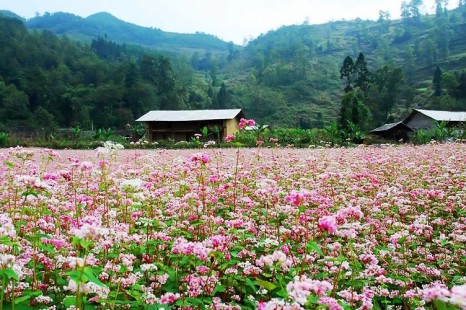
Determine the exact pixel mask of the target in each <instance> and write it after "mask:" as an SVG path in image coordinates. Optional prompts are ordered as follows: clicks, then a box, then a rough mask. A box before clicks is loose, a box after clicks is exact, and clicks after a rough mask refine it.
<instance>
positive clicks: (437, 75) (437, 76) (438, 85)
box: [432, 66, 442, 97]
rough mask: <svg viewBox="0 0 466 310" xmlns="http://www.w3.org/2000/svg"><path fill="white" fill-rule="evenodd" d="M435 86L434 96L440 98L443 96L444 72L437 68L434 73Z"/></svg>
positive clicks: (433, 82) (433, 81)
mask: <svg viewBox="0 0 466 310" xmlns="http://www.w3.org/2000/svg"><path fill="white" fill-rule="evenodd" d="M432 84H433V86H434V96H436V97H439V96H441V95H442V70H441V69H440V68H439V66H437V67H436V68H435V71H434V77H433V79H432Z"/></svg>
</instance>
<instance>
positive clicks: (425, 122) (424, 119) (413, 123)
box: [405, 113, 435, 131]
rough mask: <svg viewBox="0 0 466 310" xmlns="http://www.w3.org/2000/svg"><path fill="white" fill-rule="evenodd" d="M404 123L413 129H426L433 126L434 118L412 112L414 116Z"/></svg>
mask: <svg viewBox="0 0 466 310" xmlns="http://www.w3.org/2000/svg"><path fill="white" fill-rule="evenodd" d="M405 124H406V125H407V126H408V127H409V128H411V129H412V130H414V131H416V130H418V129H423V130H426V129H433V128H435V125H434V120H433V119H432V118H430V117H428V116H426V115H424V114H421V113H416V114H414V116H413V117H412V118H411V119H410V120H409V121H408V122H407V123H405Z"/></svg>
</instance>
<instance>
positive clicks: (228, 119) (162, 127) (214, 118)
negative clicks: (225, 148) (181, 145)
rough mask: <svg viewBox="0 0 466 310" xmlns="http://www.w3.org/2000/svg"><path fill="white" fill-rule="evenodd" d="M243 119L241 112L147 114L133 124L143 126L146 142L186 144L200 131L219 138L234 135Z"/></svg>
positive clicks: (211, 111) (208, 111) (231, 110)
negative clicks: (207, 131)
mask: <svg viewBox="0 0 466 310" xmlns="http://www.w3.org/2000/svg"><path fill="white" fill-rule="evenodd" d="M241 118H244V114H243V111H242V110H241V109H223V110H180V111H164V110H156V111H150V112H148V113H146V114H144V115H143V116H141V117H140V118H138V119H137V120H136V121H137V122H144V124H145V128H146V138H147V140H148V141H149V142H154V141H160V140H168V139H172V140H174V141H189V140H191V139H192V138H193V137H194V135H195V134H196V133H200V132H201V131H202V129H203V128H204V127H207V128H208V129H209V131H210V132H216V133H217V134H218V136H219V138H220V137H226V136H227V135H231V134H234V133H236V132H237V131H238V124H239V120H240V119H241Z"/></svg>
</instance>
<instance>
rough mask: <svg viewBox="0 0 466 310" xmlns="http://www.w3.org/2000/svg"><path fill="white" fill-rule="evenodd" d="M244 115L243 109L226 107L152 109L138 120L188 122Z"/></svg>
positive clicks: (225, 118)
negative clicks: (173, 109)
mask: <svg viewBox="0 0 466 310" xmlns="http://www.w3.org/2000/svg"><path fill="white" fill-rule="evenodd" d="M237 116H239V117H244V115H243V112H242V110H241V109H224V110H179V111H167V110H156V111H150V112H148V113H146V114H144V115H143V116H141V117H140V118H138V119H137V120H136V121H137V122H187V121H208V120H227V119H233V118H235V117H237Z"/></svg>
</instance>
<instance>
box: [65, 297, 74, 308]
mask: <svg viewBox="0 0 466 310" xmlns="http://www.w3.org/2000/svg"><path fill="white" fill-rule="evenodd" d="M63 304H64V305H65V307H67V308H68V307H70V306H73V305H76V297H75V296H68V297H66V298H65V299H63Z"/></svg>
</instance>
